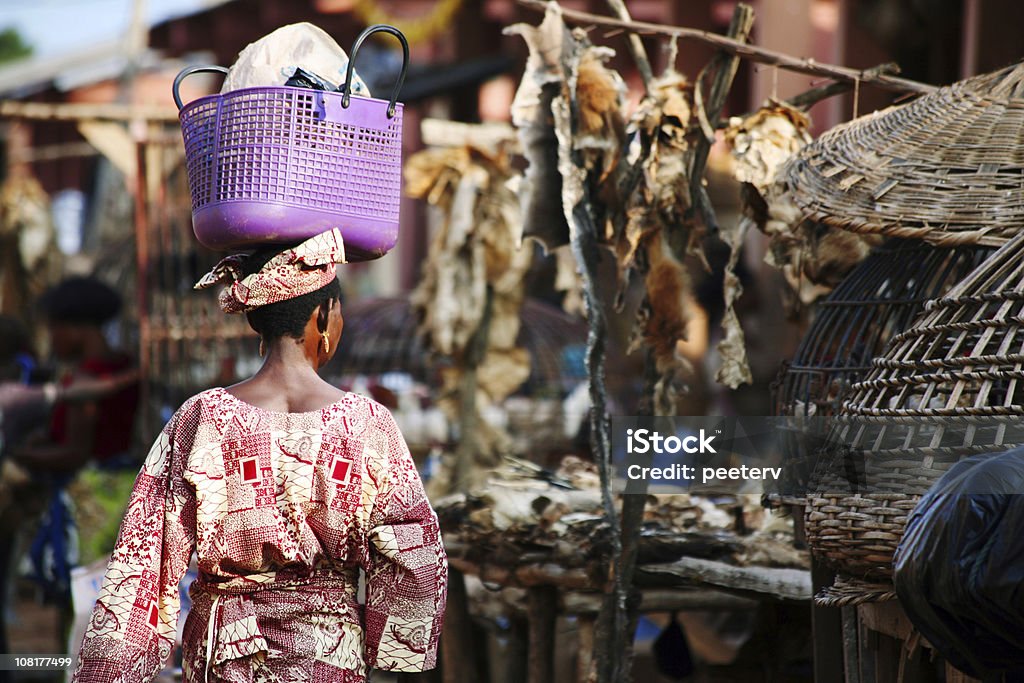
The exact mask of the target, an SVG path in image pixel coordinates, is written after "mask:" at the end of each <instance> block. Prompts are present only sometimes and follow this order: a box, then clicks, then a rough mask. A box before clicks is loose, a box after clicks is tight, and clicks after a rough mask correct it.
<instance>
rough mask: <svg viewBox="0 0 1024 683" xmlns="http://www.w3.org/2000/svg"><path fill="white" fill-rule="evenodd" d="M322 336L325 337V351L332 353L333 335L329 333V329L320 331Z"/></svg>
mask: <svg viewBox="0 0 1024 683" xmlns="http://www.w3.org/2000/svg"><path fill="white" fill-rule="evenodd" d="M320 336H321V337H323V338H324V353H330V352H331V335H330V334H328V333H327V330H324V331H323V332H321V333H320Z"/></svg>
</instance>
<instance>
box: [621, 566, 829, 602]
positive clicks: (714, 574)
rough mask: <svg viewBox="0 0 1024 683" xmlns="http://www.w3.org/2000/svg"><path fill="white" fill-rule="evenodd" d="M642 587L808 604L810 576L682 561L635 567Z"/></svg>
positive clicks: (792, 571)
mask: <svg viewBox="0 0 1024 683" xmlns="http://www.w3.org/2000/svg"><path fill="white" fill-rule="evenodd" d="M636 578H637V584H638V585H641V586H644V587H646V586H693V585H702V584H703V585H711V586H718V587H719V588H723V589H726V590H729V591H734V592H739V593H740V594H743V595H749V596H752V597H759V598H762V599H763V598H774V599H777V600H810V599H811V595H812V592H811V573H810V572H809V571H807V570H805V569H777V568H767V567H736V566H734V565H731V564H726V563H724V562H715V561H713V560H702V559H698V558H695V557H684V558H682V559H680V560H676V561H675V562H670V563H665V564H647V565H641V566H639V567H637V570H636Z"/></svg>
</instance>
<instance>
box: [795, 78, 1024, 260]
mask: <svg viewBox="0 0 1024 683" xmlns="http://www.w3.org/2000/svg"><path fill="white" fill-rule="evenodd" d="M1022 142H1024V63H1022V64H1018V65H1016V66H1013V67H1009V68H1006V69H1003V70H1001V71H996V72H993V73H989V74H984V75H982V76H976V77H974V78H969V79H967V80H964V81H959V82H957V83H954V84H952V85H950V86H947V87H944V88H940V89H939V90H936V91H935V92H932V93H929V94H927V95H923V96H921V97H919V98H918V99H916V100H914V101H913V102H910V103H909V104H905V105H901V106H895V107H890V108H888V109H885V110H882V111H879V112H875V113H873V114H870V115H867V116H863V117H860V118H858V119H855V120H854V121H851V122H849V123H847V124H844V125H841V126H837V127H835V128H833V129H832V130H830V131H828V132H827V133H825V134H824V135H822V136H821V137H820V138H818V139H817V140H816V141H814V142H813V143H811V144H810V145H807V146H806V147H804V148H803V149H802V150H801V151H800V152H799V153H798V154H797V155H796V156H795V157H794V158H793V159H792V160H791V161H790V162H789V163H788V164H787V166H786V167H785V168H784V169H783V171H782V173H783V175H784V177H785V179H786V182H787V183H788V185H789V188H790V190H791V191H792V193H793V196H794V199H795V200H796V202H797V204H798V205H799V206H800V207H801V208H802V209H803V210H804V211H805V212H806V213H807V214H808V217H810V218H813V219H815V220H819V221H822V222H825V223H828V224H831V225H835V226H838V227H840V228H845V229H847V230H852V231H855V232H864V233H881V234H886V235H890V236H893V237H905V238H921V239H925V240H928V241H929V242H933V243H935V244H947V245H949V244H965V243H978V244H988V245H992V246H999V245H1000V244H1003V243H1005V242H1006V240H1008V239H1009V238H1010V237H1012V236H1013V235H1014V234H1016V232H1017V231H1018V230H1019V229H1020V228H1022V227H1024V144H1022Z"/></svg>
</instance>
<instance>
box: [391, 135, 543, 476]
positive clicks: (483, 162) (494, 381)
mask: <svg viewBox="0 0 1024 683" xmlns="http://www.w3.org/2000/svg"><path fill="white" fill-rule="evenodd" d="M512 174H513V171H512V168H511V166H510V164H509V160H508V158H507V157H506V156H505V155H504V154H501V153H498V154H490V153H487V152H484V151H481V150H479V149H476V148H473V147H461V148H453V149H440V150H427V151H425V152H420V153H419V154H416V155H413V156H412V157H411V158H410V159H409V160H408V161H407V163H406V167H405V178H406V188H407V190H406V191H407V193H408V194H409V195H411V196H413V197H417V198H421V199H425V200H427V201H428V202H429V203H430V204H432V205H434V206H437V207H438V208H440V209H441V211H442V213H443V216H444V218H443V221H442V223H441V225H440V226H439V229H438V230H437V232H436V233H435V235H434V238H433V241H432V243H431V245H430V250H429V253H428V256H427V260H426V262H425V264H424V269H423V278H422V281H421V283H420V285H419V287H417V289H416V291H415V292H413V295H412V304H413V307H414V308H415V310H416V311H417V314H418V316H419V317H420V320H421V323H420V327H419V332H420V334H421V335H422V336H423V338H424V341H425V345H426V346H427V348H429V349H431V350H432V351H433V352H435V353H439V354H442V355H444V356H447V357H450V358H451V359H452V360H453V361H454V364H453V366H452V367H451V368H450V369H448V370H447V371H446V372H445V373H444V375H443V377H444V387H443V388H442V390H441V396H442V399H441V401H440V405H441V408H442V409H443V410H444V411H445V412H446V413H447V415H448V417H449V419H452V420H456V419H457V417H458V416H459V414H460V412H461V411H462V410H463V404H462V403H461V402H460V400H459V396H461V392H462V391H463V389H464V387H463V386H462V380H463V377H464V374H465V372H466V369H467V367H468V366H469V365H472V371H473V375H472V377H473V381H474V385H475V406H476V411H477V413H478V418H479V416H480V415H483V414H484V413H486V412H487V411H488V409H489V408H490V407H492V406H494V405H496V404H498V403H500V402H501V401H503V400H504V399H505V398H507V397H508V396H509V395H510V394H511V393H513V392H514V391H515V390H516V389H517V388H519V386H520V385H521V384H522V383H523V382H524V381H526V379H527V377H528V376H529V374H530V357H529V354H528V353H527V352H526V350H525V349H522V348H519V347H517V346H516V337H517V336H518V334H519V325H520V318H519V310H520V308H521V306H522V301H523V294H524V291H523V278H524V276H525V275H526V271H527V270H528V269H529V266H530V261H531V256H532V250H531V249H530V248H529V246H525V247H521V245H520V243H519V242H520V238H519V230H520V226H521V223H522V221H521V218H520V210H519V201H518V199H517V197H516V196H515V194H514V193H513V192H512V190H510V189H509V187H508V180H509V179H510V178H511V177H512ZM481 335H482V336H481ZM480 339H484V340H485V346H484V347H483V348H482V349H477V348H474V344H476V343H479V340H480ZM475 422H476V424H477V426H478V428H477V430H476V431H477V434H476V435H475V438H476V440H477V444H476V445H477V447H478V448H477V453H476V455H477V456H478V457H479V458H480V459H481V460H482V461H484V462H493V461H494V457H495V456H496V455H497V453H498V452H500V451H501V450H503V449H504V448H505V447H506V444H507V441H508V439H507V437H506V436H505V435H503V434H502V433H501V430H500V429H498V428H497V427H495V426H494V425H491V424H489V423H487V422H486V421H485V420H483V419H482V418H479V419H476V420H475Z"/></svg>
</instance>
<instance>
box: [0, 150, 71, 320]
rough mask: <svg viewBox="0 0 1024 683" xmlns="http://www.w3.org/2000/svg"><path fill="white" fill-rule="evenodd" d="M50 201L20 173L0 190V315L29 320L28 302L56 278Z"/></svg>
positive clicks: (58, 261)
mask: <svg viewBox="0 0 1024 683" xmlns="http://www.w3.org/2000/svg"><path fill="white" fill-rule="evenodd" d="M56 240H57V238H56V232H55V230H54V226H53V221H52V219H51V218H50V198H49V197H48V196H47V194H46V192H45V190H43V187H42V185H40V184H39V181H37V180H36V179H35V178H34V177H32V175H31V174H29V173H28V172H27V171H25V170H23V169H19V170H12V171H11V173H10V174H9V175H8V177H7V179H6V180H5V181H4V183H3V185H2V186H0V313H7V314H9V315H14V316H17V317H19V318H22V319H29V318H31V309H30V306H31V302H33V301H35V299H36V298H37V297H38V296H39V295H40V294H42V293H43V290H44V289H45V288H46V287H47V286H48V285H50V284H51V283H53V282H54V281H56V280H57V279H58V278H59V277H60V269H61V258H60V251H58V249H57V243H56Z"/></svg>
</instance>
